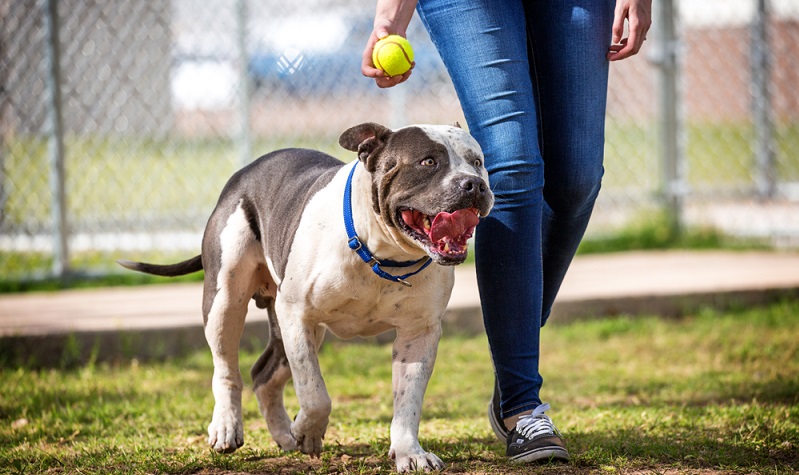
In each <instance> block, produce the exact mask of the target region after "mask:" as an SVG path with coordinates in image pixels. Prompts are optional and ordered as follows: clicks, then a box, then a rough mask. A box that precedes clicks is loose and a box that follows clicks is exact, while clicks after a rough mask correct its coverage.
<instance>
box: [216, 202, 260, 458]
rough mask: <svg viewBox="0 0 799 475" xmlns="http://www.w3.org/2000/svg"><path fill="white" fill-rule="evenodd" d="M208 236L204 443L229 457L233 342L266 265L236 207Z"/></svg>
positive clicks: (233, 435)
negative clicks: (209, 373) (208, 411)
mask: <svg viewBox="0 0 799 475" xmlns="http://www.w3.org/2000/svg"><path fill="white" fill-rule="evenodd" d="M217 226H218V225H217ZM212 231H214V232H212V233H209V232H208V231H206V239H205V240H206V241H208V242H204V243H203V266H204V268H205V270H206V274H205V285H204V290H203V315H204V317H205V338H206V340H207V341H208V346H209V347H210V349H211V354H212V356H213V362H214V376H213V382H212V390H213V393H214V415H213V419H212V421H211V424H210V425H209V426H208V443H209V444H210V445H211V446H212V447H213V448H214V450H216V451H217V452H225V453H229V452H233V451H235V450H236V449H237V448H239V447H241V446H242V445H244V425H243V423H242V412H241V392H242V386H243V382H242V378H241V372H240V371H239V342H240V340H241V334H242V331H243V329H244V319H245V317H246V315H247V305H248V303H249V301H250V298H251V297H252V296H253V293H254V292H255V290H256V289H257V288H259V287H260V285H261V284H260V281H259V276H261V275H262V274H263V269H265V267H266V264H265V262H263V259H262V257H260V256H262V251H261V250H260V245H259V243H258V241H257V240H256V239H255V236H254V235H253V233H252V231H251V230H250V227H249V224H248V221H247V218H246V213H244V211H243V210H242V208H241V207H239V208H237V209H236V211H235V212H234V213H233V214H231V215H230V216H229V217H228V219H227V220H226V222H224V223H223V225H222V226H221V229H219V228H218V227H216V226H215V227H214V228H213V229H212ZM217 232H218V233H217ZM217 239H218V241H216V240H217Z"/></svg>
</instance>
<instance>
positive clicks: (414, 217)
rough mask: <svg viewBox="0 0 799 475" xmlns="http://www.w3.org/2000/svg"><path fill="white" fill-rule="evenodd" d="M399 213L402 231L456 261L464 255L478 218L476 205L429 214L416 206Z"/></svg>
mask: <svg viewBox="0 0 799 475" xmlns="http://www.w3.org/2000/svg"><path fill="white" fill-rule="evenodd" d="M400 217H401V218H402V223H403V224H404V226H403V227H404V228H405V229H404V230H405V232H406V233H407V234H409V235H410V236H411V237H412V238H414V239H416V240H417V241H420V242H422V243H423V244H424V245H425V246H426V247H427V248H428V250H430V251H431V252H432V253H433V254H436V255H437V256H440V257H441V258H442V260H443V261H445V262H453V263H458V262H462V261H463V260H464V259H466V254H467V253H468V250H469V245H468V243H467V241H468V240H469V238H470V237H472V235H473V234H474V228H475V227H476V226H477V223H478V222H479V221H480V212H479V211H478V210H477V209H475V208H467V209H460V210H457V211H455V212H452V213H448V212H446V211H442V212H440V213H438V214H437V215H435V216H428V215H426V214H424V213H422V212H420V211H417V210H415V209H403V210H401V211H400Z"/></svg>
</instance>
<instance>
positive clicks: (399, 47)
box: [372, 35, 413, 76]
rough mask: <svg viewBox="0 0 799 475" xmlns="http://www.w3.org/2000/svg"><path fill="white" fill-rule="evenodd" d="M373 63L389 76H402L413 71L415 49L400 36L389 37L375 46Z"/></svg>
mask: <svg viewBox="0 0 799 475" xmlns="http://www.w3.org/2000/svg"><path fill="white" fill-rule="evenodd" d="M372 62H373V63H374V65H375V67H376V68H377V69H381V70H382V71H383V72H384V73H386V74H387V75H389V76H400V75H402V74H405V73H406V72H407V71H408V70H409V69H411V63H413V48H411V44H410V43H408V40H406V39H405V38H403V37H401V36H399V35H389V36H386V37H385V38H383V39H381V40H380V41H378V42H377V44H375V49H374V50H373V51H372Z"/></svg>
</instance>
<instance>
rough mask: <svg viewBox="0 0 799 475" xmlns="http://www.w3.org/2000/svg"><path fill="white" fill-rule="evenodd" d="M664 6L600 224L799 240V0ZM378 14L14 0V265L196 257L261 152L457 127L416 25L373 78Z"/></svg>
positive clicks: (3, 102)
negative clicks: (364, 65) (219, 202)
mask: <svg viewBox="0 0 799 475" xmlns="http://www.w3.org/2000/svg"><path fill="white" fill-rule="evenodd" d="M655 6H656V12H658V13H660V16H661V18H658V17H657V16H656V18H655V21H656V23H657V24H656V25H655V27H654V30H653V32H652V34H650V39H649V40H648V41H647V43H646V45H645V47H644V50H643V51H642V52H641V55H640V56H638V57H636V58H634V59H630V60H626V61H622V62H620V63H614V64H613V65H612V67H611V82H610V97H609V104H608V123H607V144H606V177H605V180H604V183H603V191H602V193H601V194H600V199H599V202H598V204H597V210H596V212H595V216H594V219H593V222H592V224H591V226H590V228H589V235H595V236H596V235H601V234H612V233H613V232H614V231H617V230H618V229H620V228H621V227H624V226H626V225H627V224H628V223H630V222H631V221H634V220H636V219H640V217H641V216H642V215H644V214H647V213H651V212H652V210H657V209H667V210H668V211H669V212H670V213H672V215H674V216H675V217H677V219H678V220H679V223H680V224H681V225H684V226H705V225H709V226H714V227H716V228H718V229H719V230H721V231H724V232H727V233H730V234H732V235H738V236H744V237H758V238H763V239H768V240H770V241H771V242H776V243H778V244H786V245H796V243H797V242H799V91H798V90H797V89H796V88H795V85H796V84H799V64H797V61H799V60H798V59H797V58H799V1H797V0H784V1H777V0H774V1H772V2H766V1H763V0H714V1H710V0H706V1H703V2H695V1H691V0H682V1H674V0H655ZM670 8H673V16H672V15H670V14H669V13H668V12H669V11H670ZM664 12H665V13H664ZM373 14H374V2H373V1H367V0H347V1H341V0H336V1H334V0H302V1H296V2H290V3H286V2H276V1H272V0H235V1H233V0H209V1H206V2H202V3H198V2H194V1H192V0H135V1H127V2H119V1H111V0H60V1H58V0H39V1H34V0H22V1H19V0H0V85H1V86H2V90H0V135H1V136H2V138H1V140H2V145H0V278H1V279H31V278H37V277H42V276H47V275H53V274H56V275H61V274H65V273H68V272H109V271H112V270H113V269H114V266H113V261H114V259H117V258H122V257H135V258H166V257H186V256H188V255H190V254H191V253H194V252H197V251H198V250H199V245H200V239H201V234H202V230H203V227H204V225H205V222H206V220H207V218H208V216H209V214H210V211H211V210H212V209H213V206H214V204H215V201H216V198H217V197H218V193H219V191H220V190H221V188H222V186H223V185H224V183H225V182H226V180H227V178H228V177H229V176H230V175H231V174H232V173H233V172H234V171H235V170H236V169H238V168H239V167H241V166H242V165H244V164H246V163H248V162H250V161H251V160H252V159H254V158H256V157H258V156H260V155H262V154H264V153H267V152H269V151H271V150H274V149H277V148H281V147H288V146H292V147H295V146H300V147H311V148H317V149H321V150H323V151H326V152H328V153H331V154H333V155H335V156H337V157H339V158H342V159H345V160H350V159H351V158H352V157H351V156H350V155H351V154H349V153H348V152H346V151H344V150H341V149H339V148H338V146H337V138H338V135H339V134H340V133H341V132H342V131H343V130H344V129H346V128H347V127H349V126H351V125H354V124H356V123H360V122H366V121H373V122H380V123H383V124H386V125H388V126H392V127H399V126H402V125H406V124H411V123H452V122H455V121H460V122H461V123H465V121H464V119H463V116H462V112H461V111H460V107H459V104H458V100H457V97H456V96H455V93H454V90H453V88H452V85H451V83H450V81H449V78H448V77H447V74H446V71H445V69H444V67H443V65H442V64H441V62H440V60H439V59H438V55H437V53H436V51H435V49H434V47H433V46H432V44H431V43H430V41H429V38H428V36H427V33H426V32H425V31H424V29H423V28H422V27H421V25H420V24H419V22H418V20H417V19H414V21H413V23H412V24H411V28H410V29H409V31H408V37H409V38H410V40H411V41H412V43H413V44H414V48H415V51H416V62H417V66H416V69H415V70H414V74H413V78H412V79H411V80H410V81H409V82H408V83H406V84H404V85H403V86H401V87H398V88H393V89H391V90H380V89H378V88H376V87H375V86H374V85H373V83H372V82H371V81H370V80H367V79H365V78H363V77H362V76H361V75H360V59H361V53H362V50H363V46H364V44H365V42H366V38H367V36H368V34H369V33H370V32H371V27H372V19H373ZM664 16H667V17H668V19H672V18H673V19H674V20H675V21H674V24H673V25H671V26H673V27H674V28H671V27H670V25H669V22H664V21H663V17H664ZM669 93H671V94H669Z"/></svg>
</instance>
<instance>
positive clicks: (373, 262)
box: [344, 163, 433, 287]
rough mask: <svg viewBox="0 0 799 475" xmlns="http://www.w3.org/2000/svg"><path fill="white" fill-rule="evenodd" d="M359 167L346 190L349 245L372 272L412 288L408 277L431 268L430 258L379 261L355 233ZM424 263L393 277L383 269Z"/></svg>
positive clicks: (346, 225)
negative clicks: (354, 201)
mask: <svg viewBox="0 0 799 475" xmlns="http://www.w3.org/2000/svg"><path fill="white" fill-rule="evenodd" d="M357 167H358V164H357V163H356V164H355V166H353V167H352V170H351V171H350V176H349V177H348V178H347V186H346V187H345V188H344V227H345V228H346V229H347V244H348V245H349V246H350V249H352V250H353V251H355V252H356V253H357V254H358V256H359V257H360V258H361V259H362V260H363V261H364V262H365V263H367V264H369V266H370V267H371V268H372V272H374V273H375V274H377V275H378V276H380V277H382V278H384V279H386V280H390V281H393V282H399V283H400V284H403V285H406V286H408V287H411V284H410V282H408V281H407V280H405V279H407V278H408V277H410V276H412V275H416V274H418V273H419V272H422V271H423V270H424V269H425V267H427V266H429V265H430V263H431V262H433V260H432V259H430V258H429V257H423V258H421V259H419V260H418V261H406V262H396V261H388V260H378V259H377V258H375V256H374V255H373V254H372V253H371V252H370V251H369V249H368V248H367V247H366V245H365V244H363V243H362V242H361V240H360V239H359V238H358V234H357V233H356V232H355V223H354V222H353V220H352V177H353V175H354V174H355V169H356V168H357ZM422 261H427V262H425V263H424V264H422V266H421V267H419V268H418V269H416V270H415V271H413V272H410V273H408V274H404V275H393V274H389V273H388V272H386V271H384V270H383V269H382V268H383V267H411V266H414V265H416V264H419V263H421V262H422Z"/></svg>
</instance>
